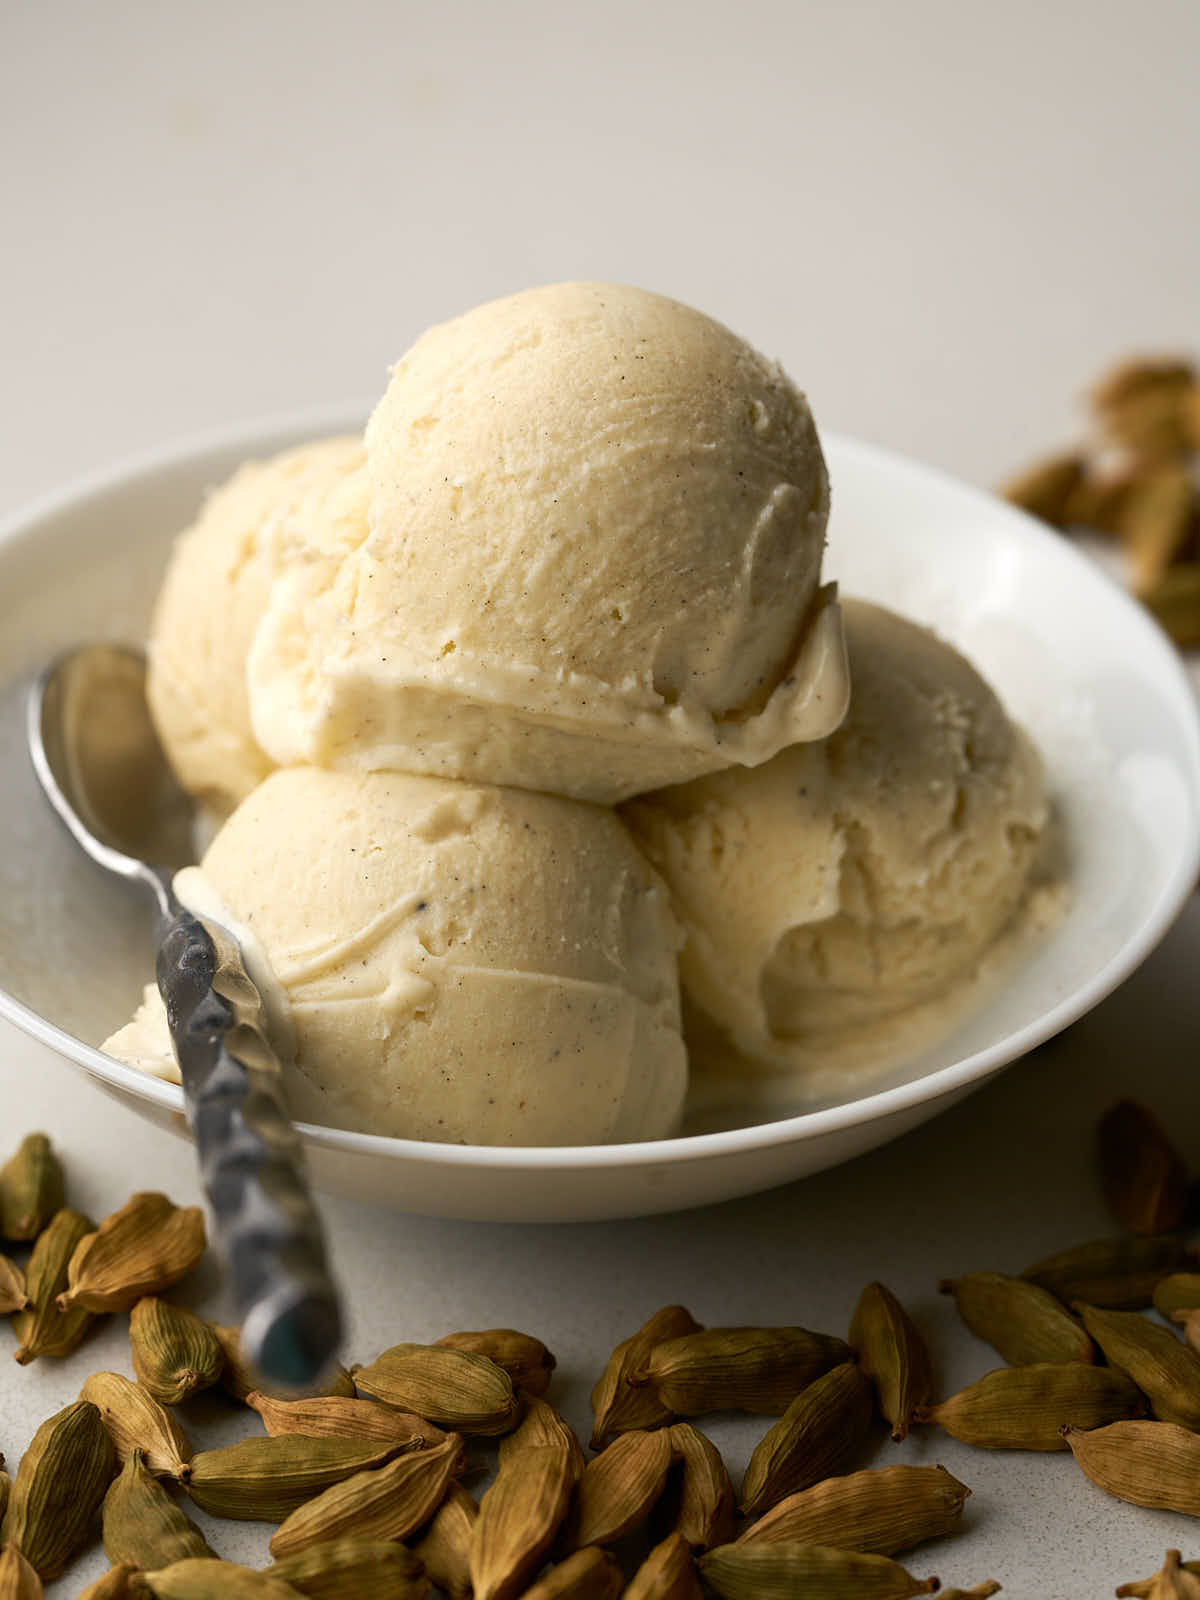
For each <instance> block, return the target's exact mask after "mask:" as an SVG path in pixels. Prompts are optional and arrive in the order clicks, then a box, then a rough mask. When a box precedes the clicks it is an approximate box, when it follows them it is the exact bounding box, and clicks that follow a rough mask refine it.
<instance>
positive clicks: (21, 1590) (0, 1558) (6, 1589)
mask: <svg viewBox="0 0 1200 1600" xmlns="http://www.w3.org/2000/svg"><path fill="white" fill-rule="evenodd" d="M0 1600H42V1580H41V1579H40V1578H39V1577H38V1575H37V1573H36V1572H35V1571H34V1569H33V1568H32V1567H31V1566H30V1565H29V1563H28V1561H26V1559H25V1557H24V1556H23V1555H22V1554H21V1552H20V1551H19V1550H18V1549H17V1547H16V1545H15V1544H4V1545H0Z"/></svg>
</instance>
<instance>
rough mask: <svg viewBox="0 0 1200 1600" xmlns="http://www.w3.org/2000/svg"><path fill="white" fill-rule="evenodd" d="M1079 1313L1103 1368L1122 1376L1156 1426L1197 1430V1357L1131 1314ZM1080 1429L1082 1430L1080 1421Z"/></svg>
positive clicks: (1199, 1418) (1165, 1331)
mask: <svg viewBox="0 0 1200 1600" xmlns="http://www.w3.org/2000/svg"><path fill="white" fill-rule="evenodd" d="M1080 1312H1081V1314H1082V1316H1083V1325H1084V1327H1085V1328H1086V1329H1087V1331H1088V1332H1089V1333H1090V1334H1091V1336H1092V1338H1093V1339H1094V1340H1095V1341H1096V1343H1097V1344H1098V1345H1099V1346H1100V1348H1101V1350H1103V1351H1104V1354H1105V1355H1106V1356H1107V1358H1108V1360H1109V1363H1110V1364H1111V1365H1112V1366H1114V1367H1119V1368H1120V1369H1121V1371H1122V1372H1125V1373H1128V1375H1129V1376H1130V1377H1131V1378H1132V1379H1133V1381H1134V1383H1136V1384H1137V1386H1138V1388H1139V1389H1140V1390H1141V1391H1142V1393H1143V1394H1144V1395H1145V1396H1146V1398H1147V1399H1148V1400H1149V1402H1150V1407H1151V1409H1152V1410H1153V1412H1154V1415H1155V1416H1156V1417H1157V1418H1158V1420H1159V1421H1160V1422H1177V1423H1178V1424H1179V1425H1180V1427H1181V1428H1192V1429H1200V1355H1197V1354H1196V1352H1195V1351H1194V1350H1192V1349H1190V1348H1189V1347H1188V1346H1187V1345H1186V1344H1183V1343H1181V1342H1180V1340H1179V1339H1177V1338H1176V1336H1175V1335H1174V1334H1173V1333H1172V1332H1171V1330H1170V1329H1169V1328H1164V1327H1162V1326H1161V1325H1160V1324H1159V1323H1157V1322H1151V1321H1150V1318H1149V1317H1143V1316H1140V1315H1139V1314H1138V1313H1137V1312H1136V1311H1106V1310H1103V1309H1102V1308H1101V1307H1099V1306H1081V1307H1080ZM1074 1420H1076V1419H1074V1418H1067V1417H1064V1418H1063V1421H1064V1422H1066V1421H1074ZM1111 1420H1114V1421H1115V1420H1116V1419H1115V1418H1113V1419H1111ZM1080 1425H1081V1426H1086V1424H1084V1423H1082V1421H1081V1424H1080Z"/></svg>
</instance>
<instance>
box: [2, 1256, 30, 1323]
mask: <svg viewBox="0 0 1200 1600" xmlns="http://www.w3.org/2000/svg"><path fill="white" fill-rule="evenodd" d="M29 1304H30V1300H29V1292H28V1290H27V1289H26V1287H25V1274H24V1273H23V1272H22V1271H21V1269H20V1267H19V1266H18V1265H17V1263H16V1262H15V1261H10V1260H9V1258H8V1257H7V1256H6V1255H5V1254H4V1253H3V1251H0V1316H7V1315H8V1314H9V1312H12V1311H24V1309H25V1307H26V1306H27V1305H29Z"/></svg>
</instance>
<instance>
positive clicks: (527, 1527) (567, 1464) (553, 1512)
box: [470, 1400, 582, 1600]
mask: <svg viewBox="0 0 1200 1600" xmlns="http://www.w3.org/2000/svg"><path fill="white" fill-rule="evenodd" d="M533 1404H534V1405H535V1406H536V1407H537V1408H538V1410H537V1412H536V1413H535V1416H536V1424H535V1426H536V1436H535V1435H534V1433H533V1431H532V1430H531V1428H530V1424H529V1421H528V1419H527V1420H526V1422H525V1423H523V1424H522V1426H521V1427H520V1428H519V1429H518V1430H517V1432H516V1433H515V1434H510V1435H509V1437H508V1438H507V1439H506V1440H505V1441H504V1444H505V1446H506V1447H507V1448H506V1449H505V1450H504V1453H503V1454H502V1456H501V1458H500V1466H499V1470H498V1472H497V1473H496V1477H495V1479H494V1481H493V1482H492V1485H491V1487H490V1488H489V1489H488V1490H487V1491H486V1492H485V1493H484V1496H483V1498H482V1499H481V1500H480V1502H479V1515H478V1517H477V1518H476V1520H475V1525H474V1529H473V1532H472V1536H471V1552H470V1572H471V1584H472V1588H473V1590H474V1593H475V1597H476V1600H516V1596H518V1595H520V1594H523V1593H524V1591H525V1589H526V1588H527V1587H528V1585H529V1582H530V1581H531V1580H532V1579H533V1578H534V1577H535V1576H536V1575H537V1572H538V1570H539V1568H540V1567H541V1566H542V1564H543V1562H544V1561H545V1559H546V1556H547V1554H548V1552H549V1550H550V1546H551V1545H552V1544H553V1543H554V1540H555V1538H556V1536H557V1534H558V1531H559V1529H560V1527H561V1526H562V1523H563V1519H564V1518H565V1517H566V1514H567V1507H568V1506H569V1505H570V1502H571V1495H572V1492H573V1491H574V1488H575V1485H576V1483H578V1481H579V1479H580V1476H581V1471H582V1452H581V1451H580V1449H579V1444H578V1441H577V1440H576V1439H575V1436H574V1433H573V1432H572V1431H571V1429H570V1428H569V1427H568V1425H567V1424H566V1423H565V1422H564V1421H563V1420H562V1418H561V1417H559V1416H558V1414H557V1413H556V1412H555V1411H554V1410H553V1408H552V1407H551V1406H548V1405H547V1404H546V1402H545V1401H543V1400H535V1401H534V1402H533Z"/></svg>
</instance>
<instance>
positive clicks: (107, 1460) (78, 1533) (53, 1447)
mask: <svg viewBox="0 0 1200 1600" xmlns="http://www.w3.org/2000/svg"><path fill="white" fill-rule="evenodd" d="M116 1467H117V1458H116V1455H115V1453H114V1451H113V1447H112V1443H111V1441H110V1439H109V1437H108V1434H107V1433H105V1431H104V1423H103V1422H102V1421H101V1420H100V1413H99V1411H98V1410H97V1409H96V1407H95V1406H94V1405H92V1404H91V1403H90V1402H89V1401H87V1400H76V1401H74V1402H73V1404H71V1405H69V1406H64V1408H63V1409H62V1410H61V1411H59V1412H56V1413H55V1415H54V1416H52V1417H50V1418H48V1419H47V1421H45V1422H43V1423H42V1425H41V1427H40V1428H39V1429H38V1430H37V1432H36V1433H35V1434H34V1436H33V1442H32V1443H31V1444H30V1446H29V1449H28V1450H26V1452H25V1454H24V1455H23V1456H22V1457H21V1464H20V1466H19V1467H18V1468H17V1476H16V1478H15V1479H14V1481H13V1486H12V1493H11V1495H10V1496H9V1501H8V1510H7V1511H6V1512H5V1513H4V1526H3V1529H2V1530H0V1542H2V1541H4V1540H10V1541H11V1542H12V1543H13V1544H15V1545H17V1546H18V1548H19V1549H20V1551H21V1554H22V1555H23V1556H24V1557H25V1559H26V1561H28V1562H29V1564H30V1566H31V1567H33V1568H34V1570H35V1571H36V1572H37V1574H38V1576H39V1577H40V1578H42V1579H43V1580H44V1581H47V1582H48V1581H49V1580H50V1579H51V1578H57V1577H59V1576H60V1574H62V1573H63V1572H65V1571H66V1569H67V1565H68V1563H69V1562H70V1560H71V1557H72V1556H73V1555H74V1554H75V1552H76V1550H78V1549H79V1547H80V1545H81V1544H83V1542H84V1541H85V1540H86V1538H87V1536H88V1531H89V1529H90V1528H91V1524H92V1518H93V1517H94V1516H95V1514H96V1512H97V1510H98V1509H99V1506H100V1502H101V1500H103V1498H104V1491H105V1490H106V1489H107V1488H108V1485H109V1483H110V1482H111V1480H112V1476H113V1473H114V1472H115V1471H116Z"/></svg>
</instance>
